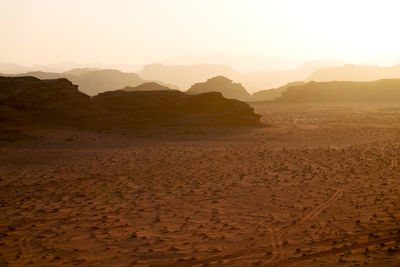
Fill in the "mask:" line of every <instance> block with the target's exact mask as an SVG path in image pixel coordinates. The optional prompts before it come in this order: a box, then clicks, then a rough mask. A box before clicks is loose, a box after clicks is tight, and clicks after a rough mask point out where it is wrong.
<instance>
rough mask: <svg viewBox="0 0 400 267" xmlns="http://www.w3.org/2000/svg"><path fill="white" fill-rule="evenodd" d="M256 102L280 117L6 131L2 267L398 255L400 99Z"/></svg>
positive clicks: (389, 259)
mask: <svg viewBox="0 0 400 267" xmlns="http://www.w3.org/2000/svg"><path fill="white" fill-rule="evenodd" d="M252 106H253V107H254V108H255V110H256V112H258V113H260V114H262V115H263V118H262V120H263V121H264V122H267V123H268V124H270V125H271V126H270V127H264V128H258V129H252V130H240V131H239V130H237V131H229V130H225V131H223V130H219V131H213V132H207V131H200V132H199V131H196V132H190V131H185V132H177V133H175V134H171V133H170V134H164V135H160V134H152V135H150V134H140V135H138V134H130V133H107V132H87V131H73V130H47V131H39V130H30V131H28V133H26V135H22V134H20V137H19V138H17V140H13V138H14V137H13V134H12V133H11V134H10V135H11V137H3V138H2V139H3V140H2V141H1V142H0V266H58V265H64V266H72V265H77V266H132V265H137V266H150V265H152V266H203V265H215V266H252V265H262V266H321V265H322V266H336V265H340V266H356V265H367V266H368V265H369V266H398V265H399V264H400V192H399V190H400V166H399V163H400V106H393V105H350V104H341V105H339V104H326V105H322V104H294V105H288V104H267V103H264V104H263V103H254V104H252ZM10 138H11V139H10Z"/></svg>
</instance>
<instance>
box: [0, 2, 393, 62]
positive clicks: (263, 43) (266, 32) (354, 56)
mask: <svg viewBox="0 0 400 267" xmlns="http://www.w3.org/2000/svg"><path fill="white" fill-rule="evenodd" d="M0 4H1V7H0V34H1V42H0V62H14V63H20V64H48V63H59V62H66V61H68V62H78V63H90V62H102V63H113V64H143V63H150V62H157V61H163V60H166V59H168V58H169V57H173V56H181V55H199V54H203V53H210V52H211V53H228V54H234V55H257V56H261V57H270V56H275V57H282V58H286V59H289V60H295V61H304V60H313V59H326V58H328V59H338V60H345V61H347V62H354V63H366V62H368V63H375V64H384V63H386V64H394V63H398V62H400V35H399V33H398V31H399V26H400V16H399V10H400V1H385V0H379V1H368V0H360V1H358V0H332V1H328V0H309V1H307V0H301V1H300V0H293V1H289V0H274V1H273V0H270V1H269V0H259V1H257V0H126V1H123V0H93V1H92V0H65V1H64V0H0Z"/></svg>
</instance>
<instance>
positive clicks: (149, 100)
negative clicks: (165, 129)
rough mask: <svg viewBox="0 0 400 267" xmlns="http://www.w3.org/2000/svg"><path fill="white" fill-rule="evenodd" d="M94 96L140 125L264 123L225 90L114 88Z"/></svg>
mask: <svg viewBox="0 0 400 267" xmlns="http://www.w3.org/2000/svg"><path fill="white" fill-rule="evenodd" d="M93 100H94V101H95V102H96V103H97V104H99V105H101V106H102V107H104V108H105V109H106V110H108V111H110V112H116V113H121V114H124V115H126V116H127V117H128V118H129V119H130V121H131V122H132V123H133V124H135V125H139V126H149V125H153V126H160V125H170V126H171V125H173V126H182V125H184V126H187V127H189V126H190V127H203V126H209V127H237V126H257V125H260V123H259V119H260V117H261V116H260V115H258V114H255V113H254V111H253V109H252V108H251V107H250V106H249V105H248V104H247V103H244V102H241V101H238V100H233V99H226V98H224V97H222V95H221V93H204V94H199V95H188V94H185V93H182V92H180V91H166V90H164V91H147V92H146V91H131V92H127V91H122V90H118V91H111V92H105V93H101V94H99V95H97V96H95V97H93Z"/></svg>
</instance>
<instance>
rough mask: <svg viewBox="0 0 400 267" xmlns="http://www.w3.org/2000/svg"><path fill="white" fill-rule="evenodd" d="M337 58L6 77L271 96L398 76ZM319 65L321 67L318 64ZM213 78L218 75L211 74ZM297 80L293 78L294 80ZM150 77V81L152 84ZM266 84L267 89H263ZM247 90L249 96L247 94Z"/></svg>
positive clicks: (103, 87) (90, 88)
mask: <svg viewBox="0 0 400 267" xmlns="http://www.w3.org/2000/svg"><path fill="white" fill-rule="evenodd" d="M341 63H342V62H335V61H329V60H328V61H324V60H322V61H314V62H307V63H304V64H302V65H301V66H300V67H299V68H298V69H297V70H287V71H275V72H265V71H259V72H252V73H247V74H243V73H239V72H237V71H236V70H234V69H233V68H231V67H228V66H225V65H213V64H197V65H190V66H186V65H177V66H169V65H161V64H150V65H146V66H144V67H143V69H142V70H141V71H140V72H139V73H128V72H122V71H119V70H114V69H99V68H75V69H70V70H68V71H65V72H42V71H35V72H25V73H20V74H12V75H11V74H9V75H7V76H34V77H37V78H39V79H59V78H66V79H68V80H70V81H71V82H72V83H73V84H76V85H78V86H79V90H80V91H82V92H83V93H85V94H88V95H96V94H98V93H101V92H105V91H112V90H118V89H121V88H125V87H126V90H129V91H151V90H170V89H179V90H181V91H186V90H188V92H189V93H191V94H193V93H200V92H220V93H222V94H223V95H224V96H225V97H228V98H236V99H240V100H244V101H263V100H273V99H275V98H277V97H280V96H281V93H282V92H284V91H286V90H287V89H288V88H291V87H293V86H298V85H305V83H306V82H308V81H317V82H318V81H335V80H336V81H375V80H379V79H396V78H400V64H399V65H395V66H392V67H378V66H359V65H343V66H336V67H329V66H332V65H335V64H341ZM321 66H325V67H324V68H322V69H321V68H320V67H321ZM215 77H219V78H215ZM294 81H297V82H294ZM152 82H153V83H152ZM269 88H272V89H269ZM252 92H253V95H251V94H250V93H252Z"/></svg>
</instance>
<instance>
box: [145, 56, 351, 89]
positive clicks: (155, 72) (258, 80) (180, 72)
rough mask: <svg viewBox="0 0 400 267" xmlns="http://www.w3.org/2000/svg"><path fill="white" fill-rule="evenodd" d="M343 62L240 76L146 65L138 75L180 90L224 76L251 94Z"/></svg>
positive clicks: (213, 68)
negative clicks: (174, 86) (241, 85)
mask: <svg viewBox="0 0 400 267" xmlns="http://www.w3.org/2000/svg"><path fill="white" fill-rule="evenodd" d="M343 64H344V62H342V61H332V60H318V61H309V62H304V63H301V64H300V65H299V67H298V68H297V69H288V70H276V71H264V70H259V71H253V72H249V73H241V72H238V71H237V70H235V69H233V68H232V67H230V66H227V65H221V64H194V65H163V64H149V65H145V66H144V67H143V69H142V70H141V71H140V72H139V73H138V74H139V75H140V76H141V77H142V78H143V79H147V80H149V79H151V80H159V81H163V82H166V83H170V84H175V85H177V86H178V87H179V89H181V90H186V89H188V88H189V87H190V86H191V85H192V84H194V83H196V82H201V81H204V80H206V79H209V78H211V77H215V76H220V75H222V76H225V77H227V78H229V79H232V80H234V81H236V82H239V83H241V84H243V86H244V87H245V88H246V89H247V90H248V91H249V92H250V93H253V92H257V91H260V90H266V89H269V88H274V87H279V86H282V85H284V84H287V83H289V82H293V81H299V80H304V79H305V78H306V77H307V76H308V75H310V74H312V73H313V72H314V71H315V70H318V69H319V68H324V67H332V66H340V65H343Z"/></svg>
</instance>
